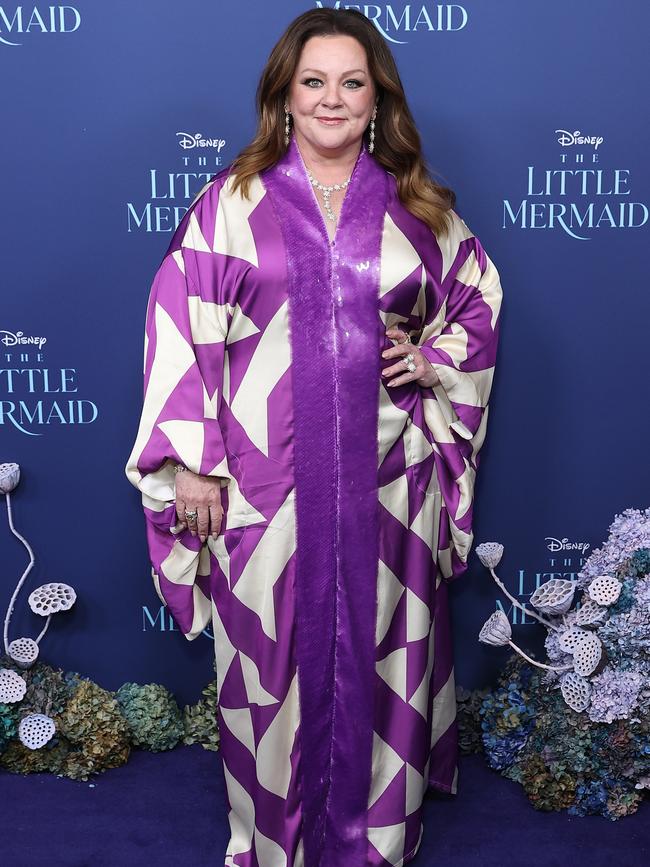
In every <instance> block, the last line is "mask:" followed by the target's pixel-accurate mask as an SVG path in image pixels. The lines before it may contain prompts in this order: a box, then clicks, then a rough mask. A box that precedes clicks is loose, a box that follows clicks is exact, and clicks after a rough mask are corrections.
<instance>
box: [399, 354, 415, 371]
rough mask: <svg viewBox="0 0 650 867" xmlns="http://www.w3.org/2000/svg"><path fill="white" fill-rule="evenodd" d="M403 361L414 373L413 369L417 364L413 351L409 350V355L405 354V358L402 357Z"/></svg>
mask: <svg viewBox="0 0 650 867" xmlns="http://www.w3.org/2000/svg"><path fill="white" fill-rule="evenodd" d="M402 361H403V362H404V364H405V365H406V366H407V367H408V369H409V370H410V372H411V373H413V371H414V370H415V364H414V361H415V357H414V355H413V353H412V352H409V354H408V355H405V356H404V358H402Z"/></svg>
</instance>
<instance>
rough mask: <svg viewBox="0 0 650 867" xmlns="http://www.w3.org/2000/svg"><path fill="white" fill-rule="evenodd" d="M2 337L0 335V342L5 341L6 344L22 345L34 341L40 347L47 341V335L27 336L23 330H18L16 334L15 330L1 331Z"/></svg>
mask: <svg viewBox="0 0 650 867" xmlns="http://www.w3.org/2000/svg"><path fill="white" fill-rule="evenodd" d="M0 334H2V337H0V343H4V345H5V346H22V345H24V344H27V343H34V344H36V346H38V348H39V349H40V348H41V347H42V346H43V345H44V344H45V343H47V337H25V335H24V332H23V331H17V332H16V333H15V334H14V333H13V331H1V330H0Z"/></svg>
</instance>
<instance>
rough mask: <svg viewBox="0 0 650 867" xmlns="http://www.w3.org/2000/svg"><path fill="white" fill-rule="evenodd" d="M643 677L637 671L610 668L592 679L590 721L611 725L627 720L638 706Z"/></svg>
mask: <svg viewBox="0 0 650 867" xmlns="http://www.w3.org/2000/svg"><path fill="white" fill-rule="evenodd" d="M642 685H643V675H642V674H639V673H638V672H636V671H618V670H616V669H612V668H610V667H609V666H608V667H607V668H606V669H605V670H604V671H602V672H601V673H600V674H597V675H596V676H595V677H592V679H591V704H590V705H589V709H588V713H589V719H591V720H592V721H593V722H607V723H610V722H612V721H613V720H615V719H627V718H628V717H629V716H630V714H631V713H632V711H633V710H634V708H635V707H636V704H637V699H638V695H639V690H640V689H641V686H642Z"/></svg>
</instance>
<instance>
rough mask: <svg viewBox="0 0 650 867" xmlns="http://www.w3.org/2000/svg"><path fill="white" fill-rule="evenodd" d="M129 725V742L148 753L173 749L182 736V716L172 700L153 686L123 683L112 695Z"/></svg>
mask: <svg viewBox="0 0 650 867" xmlns="http://www.w3.org/2000/svg"><path fill="white" fill-rule="evenodd" d="M116 698H117V701H118V702H119V706H120V710H121V712H122V714H123V716H124V718H125V719H126V720H127V722H128V724H129V729H130V733H131V742H132V743H133V745H134V746H136V747H142V748H143V749H146V750H151V751H152V752H161V751H162V750H171V749H173V748H174V747H175V746H176V745H177V744H178V742H179V741H180V739H181V738H182V736H183V731H184V729H183V715H182V713H181V710H180V708H179V707H178V704H177V703H176V699H175V698H174V696H173V695H172V694H171V692H170V691H169V690H168V689H166V687H164V686H162V685H161V684H157V683H147V684H144V685H141V684H138V683H125V684H124V685H123V686H121V687H120V688H119V689H118V691H117V693H116Z"/></svg>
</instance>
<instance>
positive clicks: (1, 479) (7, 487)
mask: <svg viewBox="0 0 650 867" xmlns="http://www.w3.org/2000/svg"><path fill="white" fill-rule="evenodd" d="M19 481H20V467H19V466H18V464H0V491H2V493H3V494H9V493H10V492H11V491H13V489H14V488H15V487H16V486H17V485H18V482H19Z"/></svg>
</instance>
